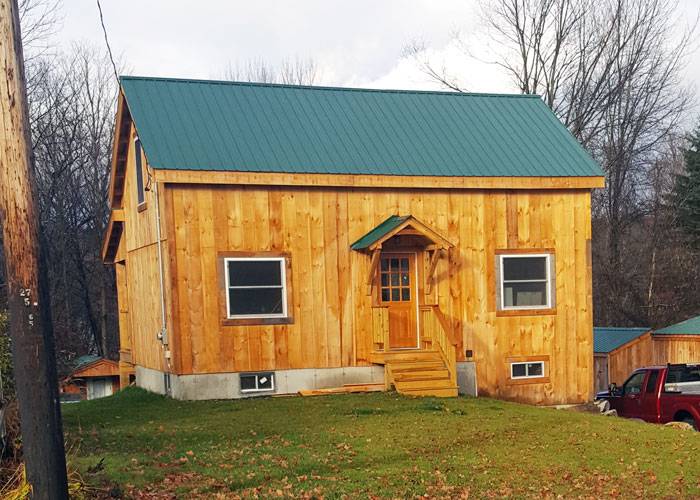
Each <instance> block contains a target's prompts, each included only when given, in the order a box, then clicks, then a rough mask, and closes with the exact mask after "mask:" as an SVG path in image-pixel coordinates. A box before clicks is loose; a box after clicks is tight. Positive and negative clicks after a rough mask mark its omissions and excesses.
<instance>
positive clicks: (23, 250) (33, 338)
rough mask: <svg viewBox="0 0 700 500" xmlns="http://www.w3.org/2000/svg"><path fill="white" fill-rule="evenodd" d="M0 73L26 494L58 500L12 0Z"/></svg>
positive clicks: (52, 388)
mask: <svg viewBox="0 0 700 500" xmlns="http://www.w3.org/2000/svg"><path fill="white" fill-rule="evenodd" d="M0 71H2V74H0V226H2V230H3V243H4V248H5V267H6V271H7V272H6V276H7V284H8V293H7V298H8V305H9V308H10V335H11V337H12V359H13V363H14V372H15V379H16V389H17V398H18V400H19V414H20V419H21V430H22V448H23V455H24V464H25V470H26V473H27V481H28V482H29V484H30V485H31V488H32V498H33V499H34V500H44V499H58V500H62V499H67V498H68V486H67V479H66V457H65V451H64V447H63V430H62V427H61V409H60V406H59V402H58V380H57V377H56V357H55V352H54V345H53V332H52V328H51V315H50V309H49V301H48V288H47V287H46V286H45V285H46V279H45V278H46V273H45V267H43V268H42V255H41V251H40V245H39V228H38V226H39V218H38V210H37V208H36V205H35V200H36V188H35V176H34V165H33V161H34V158H33V156H32V151H31V140H30V136H29V132H30V131H29V117H28V114H29V112H28V108H27V90H26V83H25V76H24V57H23V55H22V38H21V36H20V26H19V15H18V9H17V0H0ZM41 269H44V272H43V273H42V272H41V271H40V270H41Z"/></svg>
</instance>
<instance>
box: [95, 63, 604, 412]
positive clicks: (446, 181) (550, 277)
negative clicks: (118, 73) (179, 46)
mask: <svg viewBox="0 0 700 500" xmlns="http://www.w3.org/2000/svg"><path fill="white" fill-rule="evenodd" d="M603 185H604V178H603V176H602V173H601V170H600V168H599V167H598V165H596V164H595V162H594V161H593V160H592V159H591V158H590V157H589V155H588V154H587V153H586V152H585V151H584V149H583V148H582V147H581V146H580V145H579V144H578V143H577V142H576V140H575V139H574V138H573V137H572V136H571V135H570V134H569V132H568V131H567V129H566V128H565V127H564V126H562V124H561V123H560V122H559V121H558V120H557V119H556V117H555V116H554V115H553V114H552V112H551V111H550V110H549V109H548V108H547V107H546V106H545V104H544V103H543V102H542V101H541V99H540V98H538V97H537V96H528V95H494V94H458V93H453V92H420V91H388V90H363V89H348V88H330V87H308V86H291V85H272V84H253V83H235V82H217V81H197V80H178V79H164V78H143V77H123V78H122V79H121V95H120V99H119V104H118V110H117V119H116V129H115V138H114V152H113V162H112V172H111V186H110V203H111V217H110V220H109V225H108V228H107V234H106V236H105V240H104V245H103V258H104V261H105V262H106V263H110V264H114V265H115V268H116V277H117V287H118V300H119V327H120V342H121V347H120V369H121V370H124V371H125V372H128V371H130V370H134V371H135V374H136V383H137V385H139V386H141V387H145V388H147V389H149V390H152V391H156V392H160V393H166V394H170V395H172V396H173V397H175V398H181V399H209V398H238V397H243V396H250V395H261V394H262V395H264V394H284V393H296V392H298V391H301V390H316V389H324V388H336V389H337V388H343V387H345V388H347V389H348V390H353V389H354V388H357V387H363V388H367V387H374V388H377V387H380V388H384V387H385V386H388V387H391V386H393V387H395V388H396V389H397V390H398V391H399V392H401V393H404V394H408V395H426V394H427V395H437V396H454V395H456V394H457V391H458V389H459V391H460V392H463V393H466V394H477V393H478V394H482V395H490V396H494V397H499V398H505V399H511V400H517V401H524V402H529V403H536V404H560V403H578V402H582V401H586V400H590V399H591V397H592V395H593V338H592V337H593V327H592V306H591V253H590V252H591V246H590V244H591V240H590V239H591V210H590V202H591V190H592V189H593V188H599V187H602V186H603Z"/></svg>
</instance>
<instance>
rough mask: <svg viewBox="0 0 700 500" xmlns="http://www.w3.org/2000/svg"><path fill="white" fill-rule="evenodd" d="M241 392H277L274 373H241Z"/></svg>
mask: <svg viewBox="0 0 700 500" xmlns="http://www.w3.org/2000/svg"><path fill="white" fill-rule="evenodd" d="M240 383H241V392H271V391H274V390H275V374H274V373H273V372H264V373H241V375H240Z"/></svg>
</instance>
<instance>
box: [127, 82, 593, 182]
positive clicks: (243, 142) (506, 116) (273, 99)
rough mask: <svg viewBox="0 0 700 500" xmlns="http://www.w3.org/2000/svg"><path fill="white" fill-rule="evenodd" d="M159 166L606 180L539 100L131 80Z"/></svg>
mask: <svg viewBox="0 0 700 500" xmlns="http://www.w3.org/2000/svg"><path fill="white" fill-rule="evenodd" d="M121 84H122V89H123V92H124V96H125V98H126V102H127V104H128V107H129V111H130V113H131V116H132V118H133V120H134V123H135V125H136V129H137V131H138V134H139V138H140V139H141V144H142V146H143V149H144V151H145V153H146V156H147V158H148V161H149V163H150V165H151V166H153V167H154V168H159V169H192V170H230V171H246V172H289V173H319V174H386V175H430V176H499V177H500V176H505V177H514V176H515V177H518V176H535V177H538V176H541V177H571V176H576V177H579V176H601V175H603V173H602V171H601V170H600V168H599V166H598V165H597V164H596V163H595V162H594V161H593V159H591V157H590V156H589V155H588V153H587V152H586V151H585V150H584V149H583V148H582V147H581V146H580V145H579V144H578V142H577V141H576V140H575V139H574V137H573V136H572V135H571V134H570V133H569V131H568V130H567V129H566V128H565V127H564V126H563V125H562V124H561V123H560V122H559V120H558V119H557V118H556V117H555V116H554V114H553V113H552V112H551V111H550V109H549V108H548V107H547V106H546V105H545V104H544V102H542V100H541V99H540V98H539V97H538V96H534V95H497V94H468V93H456V92H425V91H407V90H406V91H404V90H366V89H350V88H336V87H309V86H294V85H275V84H260V83H238V82H219V81H204V80H179V79H166V78H144V77H131V76H123V77H122V78H121Z"/></svg>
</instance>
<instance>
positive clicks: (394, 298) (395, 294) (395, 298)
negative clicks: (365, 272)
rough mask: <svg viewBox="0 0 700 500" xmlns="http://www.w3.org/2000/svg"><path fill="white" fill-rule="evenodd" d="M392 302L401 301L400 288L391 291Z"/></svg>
mask: <svg viewBox="0 0 700 500" xmlns="http://www.w3.org/2000/svg"><path fill="white" fill-rule="evenodd" d="M391 301H392V302H398V301H399V289H398V288H394V289H393V290H392V291H391Z"/></svg>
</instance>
